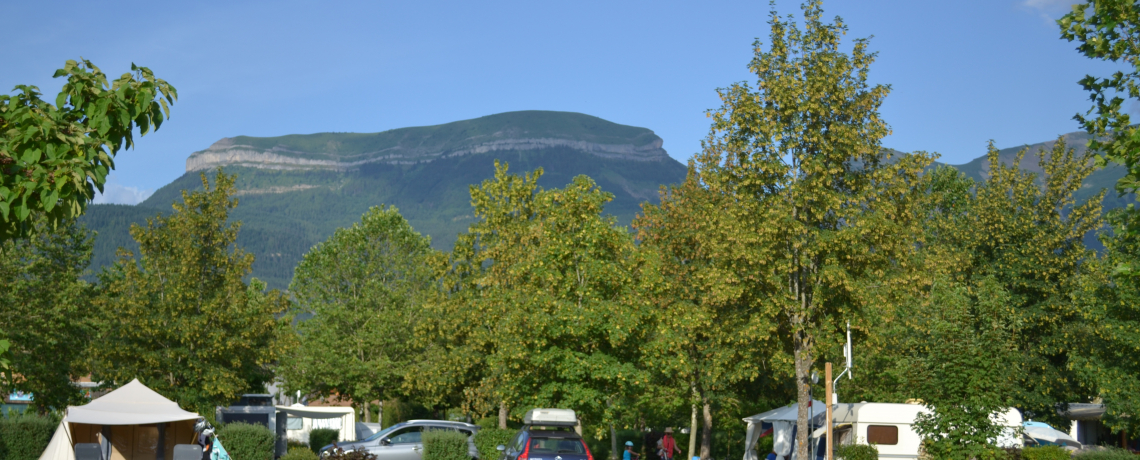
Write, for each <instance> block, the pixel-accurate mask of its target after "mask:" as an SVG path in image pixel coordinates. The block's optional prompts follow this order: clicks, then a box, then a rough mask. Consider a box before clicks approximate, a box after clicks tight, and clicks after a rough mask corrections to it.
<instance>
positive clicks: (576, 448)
mask: <svg viewBox="0 0 1140 460" xmlns="http://www.w3.org/2000/svg"><path fill="white" fill-rule="evenodd" d="M530 451H531V452H532V453H536V454H583V455H584V454H585V453H586V447H585V446H583V445H582V440H581V439H571V438H531V440H530Z"/></svg>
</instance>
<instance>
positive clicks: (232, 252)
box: [91, 172, 289, 413]
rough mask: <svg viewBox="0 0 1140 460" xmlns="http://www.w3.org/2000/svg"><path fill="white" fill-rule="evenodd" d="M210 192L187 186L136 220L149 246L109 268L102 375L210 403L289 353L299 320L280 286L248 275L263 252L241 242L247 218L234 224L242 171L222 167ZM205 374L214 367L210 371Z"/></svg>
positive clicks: (135, 229)
mask: <svg viewBox="0 0 1140 460" xmlns="http://www.w3.org/2000/svg"><path fill="white" fill-rule="evenodd" d="M202 182H203V185H204V187H205V189H206V191H205V192H194V193H189V192H185V193H183V201H182V202H181V203H175V204H174V212H173V213H171V214H169V215H167V216H157V217H155V218H154V219H150V220H148V222H147V226H146V227H140V226H132V229H131V234H132V236H133V237H134V238H135V240H136V241H138V242H139V247H140V250H139V253H138V255H137V256H136V255H135V254H133V253H129V252H123V253H121V254H120V261H119V263H118V264H116V265H115V266H114V267H113V268H112V269H110V270H107V271H105V272H103V273H101V274H100V278H101V281H102V283H101V292H100V293H99V296H98V297H97V298H96V301H95V303H96V307H97V308H96V309H97V310H98V311H99V313H100V314H101V315H102V316H101V318H100V319H99V327H98V334H97V336H96V337H95V339H94V340H93V341H92V345H93V346H92V348H91V358H92V361H93V364H94V365H93V366H92V369H93V375H94V379H95V380H96V381H103V382H105V383H107V384H109V385H112V386H114V385H121V384H122V383H125V382H127V381H130V380H131V379H133V378H136V377H137V378H138V379H139V380H140V381H142V382H143V383H144V384H146V385H147V386H149V387H151V388H153V389H154V390H155V391H157V392H159V393H161V394H163V395H164V396H166V397H168V398H170V399H171V400H174V401H177V402H179V403H180V404H182V405H183V407H187V408H193V409H195V410H197V411H198V412H200V413H212V412H213V408H214V407H215V406H218V405H224V404H227V403H229V402H232V401H234V400H236V399H237V398H238V397H239V396H240V395H241V394H242V393H246V392H248V391H249V390H251V389H255V388H260V387H261V386H262V385H263V384H264V382H266V381H268V380H269V378H270V377H271V376H272V372H271V371H270V368H269V366H270V364H272V363H273V362H274V361H276V360H277V358H278V357H279V356H280V347H281V343H280V341H279V337H278V336H279V335H280V334H281V333H282V332H283V331H284V330H285V328H284V326H285V325H287V324H289V321H288V318H282V319H280V320H279V319H278V316H279V315H281V314H282V313H284V312H285V310H286V308H287V301H286V299H285V298H284V297H283V296H282V295H281V294H280V293H279V292H277V291H270V292H268V293H265V292H263V290H264V289H265V286H264V284H263V283H261V282H259V281H257V280H256V279H254V280H252V281H251V282H250V283H249V284H248V285H247V284H246V283H245V282H243V281H242V278H244V277H245V276H246V275H248V274H249V270H250V264H252V263H253V256H252V255H249V254H247V253H245V252H244V251H242V250H240V249H236V248H234V239H235V238H236V236H237V232H238V228H239V227H240V223H233V224H227V223H226V222H227V216H228V214H229V211H230V210H231V209H233V207H234V206H236V205H237V200H231V199H230V196H232V195H233V192H234V189H233V183H234V178H233V176H226V175H224V174H222V173H220V172H219V173H218V175H217V176H216V178H215V183H214V186H213V187H210V185H209V183H208V181H207V180H206V176H205V174H203V175H202ZM204 376H207V377H206V378H204Z"/></svg>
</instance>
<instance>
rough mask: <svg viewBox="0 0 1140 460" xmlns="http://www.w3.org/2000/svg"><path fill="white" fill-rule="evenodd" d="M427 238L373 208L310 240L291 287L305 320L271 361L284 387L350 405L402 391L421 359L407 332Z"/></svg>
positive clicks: (424, 274)
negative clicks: (286, 349)
mask: <svg viewBox="0 0 1140 460" xmlns="http://www.w3.org/2000/svg"><path fill="white" fill-rule="evenodd" d="M432 255H433V251H432V250H431V240H430V238H429V237H426V236H423V235H420V234H419V233H416V231H415V230H413V229H412V226H411V224H409V223H408V221H407V220H405V219H404V218H403V216H401V215H400V213H399V211H398V210H396V208H394V207H383V206H380V207H373V208H371V209H369V210H368V212H366V213H365V214H364V215H363V216H361V220H360V222H358V223H355V224H353V225H352V226H351V227H348V228H341V229H338V230H337V231H336V233H334V234H333V236H331V237H329V239H328V240H325V241H324V242H322V243H320V244H318V245H316V246H314V247H313V248H312V249H311V250H309V252H308V253H307V254H305V257H304V259H303V260H302V261H301V263H300V264H299V265H298V266H297V268H296V274H295V275H294V276H293V282H292V283H291V284H290V289H289V290H290V292H291V293H292V294H293V295H294V296H295V297H296V299H297V304H296V305H297V309H298V311H300V312H301V313H303V314H306V315H312V317H311V318H310V319H307V320H305V321H302V322H299V323H298V324H297V325H296V332H297V341H298V346H297V347H296V348H295V349H294V350H292V351H291V352H290V353H289V354H288V355H287V356H286V357H285V359H283V360H282V363H281V365H280V366H278V375H279V376H280V377H281V378H283V379H284V381H285V384H286V386H287V388H289V389H291V390H300V391H302V392H303V393H306V394H308V395H309V396H312V397H318V396H319V397H329V396H334V395H335V396H339V397H342V398H347V399H351V400H352V401H354V402H355V403H357V404H363V403H367V402H371V401H374V400H387V399H390V398H394V397H398V396H400V395H401V390H402V387H403V382H404V376H405V374H406V373H408V372H409V371H410V366H411V364H412V363H413V362H416V361H418V360H419V359H420V358H419V357H420V353H421V352H420V350H418V349H417V348H416V347H415V346H414V341H413V340H412V333H413V332H414V330H415V327H416V325H417V324H419V323H420V322H422V321H426V320H428V318H425V317H424V311H425V310H424V308H423V305H422V304H423V302H424V301H425V297H426V296H427V294H428V292H427V291H429V290H431V289H432V288H433V285H432V276H433V273H432V271H431V267H430V266H429V265H428V261H429V258H430V257H431V256H432Z"/></svg>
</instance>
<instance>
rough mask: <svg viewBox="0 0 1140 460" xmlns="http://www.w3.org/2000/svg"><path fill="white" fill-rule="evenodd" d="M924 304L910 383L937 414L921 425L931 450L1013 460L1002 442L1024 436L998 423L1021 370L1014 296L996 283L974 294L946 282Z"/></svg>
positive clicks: (957, 459)
mask: <svg viewBox="0 0 1140 460" xmlns="http://www.w3.org/2000/svg"><path fill="white" fill-rule="evenodd" d="M916 300H919V299H916ZM916 303H917V304H918V305H916V308H914V309H912V310H911V312H912V316H910V317H909V318H907V321H906V322H907V325H906V331H907V332H906V333H907V337H906V338H905V339H904V342H905V345H906V346H905V352H904V353H905V355H906V359H907V361H909V362H908V364H909V365H908V366H907V367H908V372H907V374H906V376H907V377H906V379H905V380H906V381H905V384H906V385H907V386H908V387H909V388H910V391H911V392H912V394H914V396H915V397H917V398H919V399H921V400H922V401H923V405H925V406H926V407H927V408H928V409H930V412H929V413H924V414H919V416H918V418H917V419H916V420H915V422H914V428H915V431H917V432H918V433H919V435H920V436H922V439H923V448H924V450H925V451H926V453H927V454H929V455H930V456H931V457H932V458H934V459H939V460H943V459H945V460H951V459H953V460H966V459H978V460H987V459H1001V458H1005V452H1004V451H1002V450H1001V449H1000V448H999V447H997V441H998V440H999V439H1000V438H1001V437H1002V436H1003V435H1004V436H1006V437H1010V438H1014V437H1016V435H1017V434H1016V433H1013V432H1010V431H1009V429H1008V428H1006V427H1004V426H1003V425H1002V423H1000V418H998V417H1000V416H1001V415H1002V414H1003V413H1005V412H1006V411H1007V410H1009V408H1010V406H1011V404H1012V403H1013V399H1014V395H1015V392H1014V389H1015V387H1016V381H1015V378H1014V377H1015V375H1017V373H1018V369H1019V366H1018V364H1019V356H1018V353H1017V347H1016V344H1015V335H1016V333H1017V324H1016V321H1017V314H1016V311H1015V310H1014V309H1013V308H1011V305H1010V302H1009V295H1008V294H1007V293H1006V292H1005V291H1004V290H1003V289H1002V287H1001V286H1000V285H999V284H998V283H997V282H996V281H995V280H994V279H992V278H987V279H983V280H981V281H980V283H978V285H976V286H971V289H967V287H966V286H961V285H957V284H954V282H953V281H950V280H949V279H948V278H945V277H942V278H939V279H938V280H937V281H936V282H935V284H934V287H933V289H932V290H931V292H930V295H929V297H928V298H926V299H921V300H919V301H918V302H916Z"/></svg>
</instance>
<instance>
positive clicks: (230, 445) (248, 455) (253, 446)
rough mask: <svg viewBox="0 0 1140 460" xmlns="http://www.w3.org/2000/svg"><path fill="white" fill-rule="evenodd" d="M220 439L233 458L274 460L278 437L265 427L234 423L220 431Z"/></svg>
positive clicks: (226, 425) (228, 424)
mask: <svg viewBox="0 0 1140 460" xmlns="http://www.w3.org/2000/svg"><path fill="white" fill-rule="evenodd" d="M218 439H221V440H222V445H224V446H225V447H226V452H228V453H229V454H230V456H231V457H233V458H240V459H242V460H273V455H274V449H276V443H277V435H275V434H274V433H273V431H270V429H269V428H266V427H265V425H257V424H250V423H242V422H234V423H227V424H225V426H223V427H221V429H219V430H218Z"/></svg>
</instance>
